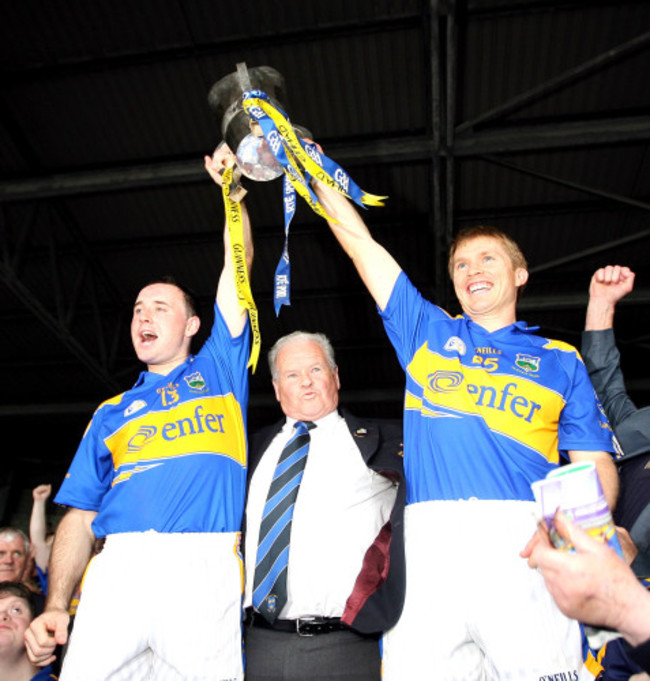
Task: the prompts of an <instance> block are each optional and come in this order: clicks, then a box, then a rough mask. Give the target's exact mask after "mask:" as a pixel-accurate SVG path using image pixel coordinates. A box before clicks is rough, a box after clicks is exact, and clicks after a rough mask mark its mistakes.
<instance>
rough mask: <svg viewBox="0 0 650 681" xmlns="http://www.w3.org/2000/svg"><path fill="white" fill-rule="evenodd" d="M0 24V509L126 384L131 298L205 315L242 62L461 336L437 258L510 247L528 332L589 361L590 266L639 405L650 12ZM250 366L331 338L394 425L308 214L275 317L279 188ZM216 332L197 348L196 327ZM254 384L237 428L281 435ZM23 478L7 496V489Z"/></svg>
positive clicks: (189, 13) (592, 6)
mask: <svg viewBox="0 0 650 681" xmlns="http://www.w3.org/2000/svg"><path fill="white" fill-rule="evenodd" d="M4 9H5V11H4V12H3V21H2V23H1V24H0V52H1V66H0V68H1V70H2V89H1V92H0V236H1V242H0V279H1V280H2V282H3V284H4V285H3V286H2V287H0V320H1V325H0V349H1V353H2V354H1V356H2V360H0V362H1V364H2V375H3V390H2V400H1V403H0V424H1V426H2V429H3V434H4V435H5V438H6V442H8V443H9V445H8V450H7V452H8V455H7V456H6V458H7V460H8V461H9V462H10V464H9V466H8V467H6V469H5V471H6V473H5V478H4V484H5V485H7V484H14V485H24V486H30V485H31V484H36V482H39V481H40V479H41V478H45V479H50V480H51V481H52V482H54V483H55V484H56V483H58V481H59V480H60V476H61V475H62V472H63V471H64V470H65V468H66V466H67V463H68V462H69V460H70V458H71V456H72V454H73V453H74V449H75V447H76V443H77V441H78V439H79V438H80V436H81V434H82V432H83V428H84V426H85V423H86V422H87V420H88V419H89V418H90V416H91V414H92V411H93V409H94V408H95V406H96V405H97V404H98V403H99V402H100V401H102V400H103V399H105V398H107V397H109V396H111V395H112V394H114V393H116V392H120V391H122V390H124V389H126V388H128V387H129V386H130V385H131V384H132V382H133V381H134V379H135V377H136V376H137V373H138V371H139V369H140V367H139V366H138V364H137V361H136V360H135V358H134V356H133V353H132V350H131V347H130V340H129V334H128V325H129V319H130V310H131V306H132V301H133V298H134V296H135V294H136V293H137V291H138V289H139V287H140V286H141V285H142V284H143V283H145V282H146V281H148V280H149V279H151V278H152V277H154V276H157V275H159V274H162V273H167V272H170V273H173V274H174V275H175V276H176V277H177V278H178V279H180V280H182V281H186V282H187V283H188V284H189V285H190V286H191V287H192V288H193V289H194V290H196V291H197V292H198V293H199V295H200V297H201V299H202V301H203V303H205V307H206V308H209V304H210V300H211V299H212V297H213V295H214V288H215V285H216V280H217V276H218V273H219V270H220V267H221V264H220V263H221V259H222V253H221V229H222V222H223V213H222V211H223V208H222V205H221V199H220V197H219V193H218V191H217V190H216V187H215V186H214V185H213V184H212V182H211V181H210V179H209V178H208V176H207V175H206V174H205V172H204V170H203V163H202V158H203V155H204V154H206V153H211V151H212V150H213V149H214V147H215V146H216V144H217V143H218V142H219V140H220V132H219V130H218V129H217V125H216V122H215V120H214V119H213V118H212V117H211V113H210V110H209V108H208V106H207V93H208V91H209V89H210V87H211V85H212V84H213V83H214V82H215V81H216V80H218V79H220V78H221V77H223V76H225V75H226V74H228V73H231V72H233V71H234V70H235V67H236V64H237V63H238V62H242V61H245V62H246V63H247V64H248V65H249V66H258V65H269V66H273V67H274V68H276V69H277V70H278V71H280V73H282V74H283V76H284V78H285V81H286V87H287V92H288V95H287V99H288V101H287V102H285V105H286V109H287V111H288V113H289V115H290V116H291V119H292V120H293V121H294V122H297V123H300V124H302V125H305V126H306V127H308V128H309V129H310V130H311V131H312V132H313V135H314V137H315V139H316V140H318V141H319V142H320V143H321V144H322V145H323V147H324V149H325V151H326V153H327V154H328V155H329V156H331V157H333V158H335V159H336V160H338V161H339V162H340V163H341V165H343V166H344V167H345V168H346V169H348V170H349V171H350V174H351V175H352V177H353V178H354V179H355V180H356V181H357V183H358V184H360V185H361V186H362V187H363V188H364V189H367V190H368V191H370V192H373V193H377V194H386V195H388V196H389V197H390V198H389V200H388V201H387V203H386V206H385V207H384V208H371V209H369V210H367V211H365V212H364V217H365V218H366V220H367V222H368V224H369V226H370V228H371V229H372V230H373V233H374V234H375V235H376V237H377V239H378V240H380V241H381V242H382V243H384V244H385V245H386V246H387V248H388V249H389V250H390V251H391V252H392V253H393V254H394V255H395V257H396V258H397V259H398V261H399V262H400V264H401V265H402V266H403V267H404V269H405V270H406V271H407V273H408V274H409V275H410V277H411V278H412V279H413V280H414V281H415V282H416V284H417V285H418V286H419V287H420V288H421V290H422V291H423V292H424V293H425V294H426V295H427V296H428V297H430V298H431V299H433V300H435V301H437V302H439V303H441V304H443V305H445V306H448V307H449V308H450V310H451V311H452V312H456V311H457V309H456V308H455V305H454V301H453V295H452V292H451V289H450V287H449V284H448V282H447V275H446V266H445V261H446V249H447V246H448V243H449V240H450V238H451V236H452V235H453V233H454V232H455V231H456V230H457V229H458V228H459V227H461V226H464V225H468V224H475V223H479V222H487V223H490V224H495V225H497V226H499V227H502V228H504V229H506V230H507V231H509V232H510V233H511V234H512V235H513V236H514V237H515V238H516V239H517V240H518V241H519V242H520V243H521V245H522V246H523V248H524V251H525V252H526V254H527V256H528V258H529V262H530V267H531V283H530V284H529V286H528V291H527V294H526V295H525V296H524V298H523V300H522V303H521V306H520V315H521V317H522V318H525V319H526V320H527V321H529V322H530V323H537V324H539V325H540V326H541V327H542V329H541V332H542V333H543V334H545V335H548V336H552V337H556V338H561V339H563V340H567V341H569V342H572V343H574V344H579V332H580V330H581V326H582V323H583V320H584V307H585V303H586V291H587V286H588V282H589V279H590V276H591V274H592V272H593V271H594V270H595V269H596V268H597V267H598V266H601V265H603V264H606V263H609V262H618V263H623V264H628V265H630V266H631V267H633V268H634V269H635V270H636V271H637V273H638V276H637V288H636V290H635V292H634V293H633V295H631V296H630V297H629V300H626V301H625V303H624V304H622V305H621V309H620V311H619V314H618V315H617V320H616V326H617V332H618V338H619V343H620V345H621V348H622V351H623V354H624V362H625V365H624V368H625V371H626V375H627V377H628V379H629V382H628V385H629V389H630V391H631V392H632V394H633V396H634V397H635V398H637V399H638V400H639V401H640V402H644V401H645V402H650V363H649V362H648V361H647V360H646V357H647V355H648V350H649V349H650V342H649V339H650V323H649V322H648V314H647V311H648V309H650V308H649V307H648V306H649V303H650V282H649V280H648V268H647V262H648V256H649V255H650V225H649V221H648V216H649V215H650V213H649V212H648V211H649V208H650V154H649V141H650V88H648V73H650V3H648V2H643V1H638V2H633V1H629V2H626V1H625V0H616V1H611V2H593V1H590V2H586V1H585V2H579V1H576V2H557V1H556V2H550V1H549V2H545V1H542V0H535V1H533V0H519V1H517V0H511V1H505V0H466V1H464V2H463V1H461V0H458V1H457V2H454V1H453V0H448V1H446V2H443V1H435V0H432V1H430V2H423V1H421V0H400V1H399V2H394V1H390V0H352V1H350V0H346V1H342V0H330V1H329V2H326V3H325V2H304V0H303V1H301V2H298V1H295V0H284V1H283V2H266V1H264V0H243V1H241V2H238V3H234V4H233V3H224V2H215V0H149V1H148V2H141V1H138V0H129V1H128V2H127V1H123V2H111V3H96V2H88V1H87V0H86V1H82V0H78V1H77V0H61V1H57V2H55V3H52V2H45V1H44V0H43V1H37V0H22V1H21V2H20V3H11V5H9V3H5V7H4ZM248 187H249V195H248V199H247V201H248V205H249V209H250V213H251V216H252V220H253V223H254V232H255V238H256V262H255V265H254V271H253V293H254V295H255V300H256V302H257V305H258V308H259V311H260V323H261V329H262V340H263V347H264V349H268V347H269V346H270V345H271V344H272V343H273V341H274V340H275V339H276V338H277V337H278V336H279V335H281V334H283V333H286V332H288V331H291V330H294V329H296V328H305V329H309V330H322V331H325V332H326V333H327V334H328V335H329V336H330V337H331V338H332V340H333V342H334V345H335V348H336V350H337V358H338V362H339V366H340V374H341V378H342V384H343V391H342V399H343V401H344V402H345V403H346V404H347V405H348V406H350V407H351V408H352V409H353V410H355V411H357V412H358V413H362V414H367V415H398V414H399V413H400V406H401V392H402V385H403V379H402V374H401V370H400V368H399V366H398V364H397V361H396V359H395V357H394V354H393V352H392V350H391V348H390V346H389V344H388V342H387V340H386V338H385V336H384V332H383V329H382V328H381V324H380V322H379V320H378V317H377V314H376V311H375V308H374V305H373V304H372V302H371V300H370V298H369V296H368V295H367V293H366V292H365V291H364V289H363V287H362V286H361V284H360V282H359V280H358V278H357V275H356V273H355V272H354V270H353V268H352V267H351V265H350V263H349V262H348V261H347V259H346V257H345V256H344V255H343V253H342V252H341V251H340V250H339V248H338V246H337V245H336V243H335V242H334V239H333V238H332V237H331V235H330V234H329V232H328V229H327V227H326V225H325V224H324V223H323V222H322V221H321V220H320V219H319V218H317V217H316V216H315V215H314V214H312V213H311V212H310V211H309V209H308V208H307V207H306V206H305V205H301V206H300V207H299V209H298V214H297V217H296V220H295V223H294V226H293V228H292V236H291V242H290V248H291V254H292V277H293V282H292V306H291V308H284V309H283V310H282V312H281V314H280V316H279V318H276V317H275V314H274V312H273V305H272V279H273V271H274V269H275V265H276V262H277V260H278V258H279V255H280V252H281V250H282V240H283V228H282V212H281V188H280V184H279V182H278V181H274V182H271V183H266V184H263V183H251V184H249V185H248ZM208 322H209V319H207V320H206V321H205V323H204V327H207V326H209V323H208ZM278 415H279V411H278V408H277V406H276V405H275V403H274V400H273V398H272V392H271V389H270V384H269V376H268V371H267V370H266V367H265V366H264V364H263V362H261V363H260V367H259V368H258V370H257V372H256V374H255V376H253V378H252V381H251V404H250V411H249V422H250V426H251V427H257V426H259V425H262V424H265V423H267V422H270V421H272V420H274V419H275V418H277V416H278ZM12 476H13V477H12Z"/></svg>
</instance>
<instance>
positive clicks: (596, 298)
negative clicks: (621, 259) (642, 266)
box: [585, 265, 635, 331]
mask: <svg viewBox="0 0 650 681" xmlns="http://www.w3.org/2000/svg"><path fill="white" fill-rule="evenodd" d="M634 277H635V274H634V272H632V270H631V269H630V268H629V267H621V266H620V265H607V267H601V268H600V269H599V270H596V272H595V273H594V276H593V277H592V278H591V283H590V285H589V304H588V305H587V317H586V320H585V331H603V330H604V329H611V328H612V327H613V326H614V312H615V310H616V303H618V301H619V300H621V299H622V298H624V297H625V296H626V295H627V294H628V293H630V291H632V289H633V288H634Z"/></svg>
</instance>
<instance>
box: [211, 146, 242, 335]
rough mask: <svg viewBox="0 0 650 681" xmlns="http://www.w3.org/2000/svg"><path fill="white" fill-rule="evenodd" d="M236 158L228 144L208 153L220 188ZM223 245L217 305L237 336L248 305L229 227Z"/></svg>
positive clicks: (214, 177)
mask: <svg viewBox="0 0 650 681" xmlns="http://www.w3.org/2000/svg"><path fill="white" fill-rule="evenodd" d="M234 160H235V156H234V154H233V153H232V151H230V149H229V148H228V146H227V145H225V144H224V145H222V146H221V147H219V149H218V150H217V151H216V152H215V154H214V156H212V157H211V156H206V157H205V158H204V161H205V169H206V170H207V172H208V173H209V175H210V177H211V178H212V179H213V180H214V181H215V182H216V184H218V185H219V187H221V186H222V184H223V183H222V178H221V173H222V172H223V170H224V169H225V168H226V167H228V166H229V165H231V164H233V163H234ZM240 206H241V211H242V222H243V232H244V250H245V257H246V267H247V269H248V274H249V276H250V271H251V266H252V264H253V237H252V233H251V224H250V218H249V216H248V210H247V208H246V205H245V203H244V202H243V201H241V202H240ZM223 247H224V262H223V269H222V270H221V275H220V276H219V284H218V286H217V305H218V306H219V310H221V314H222V315H223V317H224V320H225V322H226V324H227V325H228V329H229V330H230V334H231V336H233V337H234V336H238V335H239V334H240V333H241V332H242V330H243V328H244V325H245V323H246V308H245V307H243V306H242V305H241V304H240V302H239V298H238V295H237V288H236V285H235V268H234V263H233V258H232V254H231V249H230V237H229V234H228V228H227V226H225V227H224V232H223Z"/></svg>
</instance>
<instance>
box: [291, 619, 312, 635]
mask: <svg viewBox="0 0 650 681" xmlns="http://www.w3.org/2000/svg"><path fill="white" fill-rule="evenodd" d="M315 619H316V618H315V617H298V618H297V619H296V633H297V634H298V636H304V637H305V638H308V637H310V636H313V635H314V634H313V633H309V632H308V631H303V630H302V628H301V627H302V625H303V624H311V623H312V622H314V620H315Z"/></svg>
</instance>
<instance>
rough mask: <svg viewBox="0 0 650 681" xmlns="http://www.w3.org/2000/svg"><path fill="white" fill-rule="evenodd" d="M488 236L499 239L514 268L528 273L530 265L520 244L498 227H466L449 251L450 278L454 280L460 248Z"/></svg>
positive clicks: (452, 243)
mask: <svg viewBox="0 0 650 681" xmlns="http://www.w3.org/2000/svg"><path fill="white" fill-rule="evenodd" d="M482 236H486V237H491V238H492V239H498V240H499V241H500V242H501V243H502V244H503V247H504V248H505V249H506V253H507V254H508V257H509V258H510V262H511V263H512V266H513V267H514V268H515V269H517V268H518V267H521V268H523V269H525V270H526V271H528V263H527V262H526V257H525V256H524V254H523V252H522V250H521V248H519V244H518V243H517V242H516V241H515V240H514V239H513V238H512V237H510V236H508V234H506V233H505V232H504V231H503V230H501V229H498V228H497V227H491V226H489V225H475V226H473V227H465V228H463V229H461V230H460V232H458V234H456V236H455V237H454V240H453V241H452V242H451V248H450V249H449V262H448V263H447V267H448V269H449V276H450V277H451V278H452V279H453V278H454V255H456V251H457V250H458V248H459V247H460V245H461V244H464V243H465V242H466V241H471V240H472V239H478V238H479V237H482Z"/></svg>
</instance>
